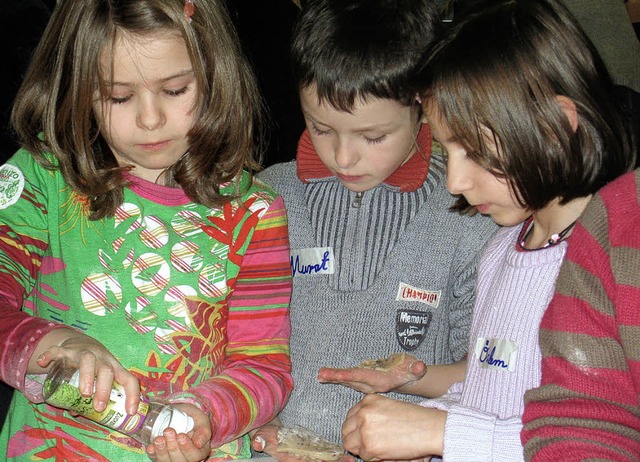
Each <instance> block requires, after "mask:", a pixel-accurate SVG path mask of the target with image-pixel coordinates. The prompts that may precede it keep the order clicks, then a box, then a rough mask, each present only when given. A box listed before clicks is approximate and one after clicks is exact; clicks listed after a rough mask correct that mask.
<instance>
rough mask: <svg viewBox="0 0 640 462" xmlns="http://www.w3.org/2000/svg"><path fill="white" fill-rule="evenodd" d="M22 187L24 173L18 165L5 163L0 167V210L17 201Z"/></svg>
mask: <svg viewBox="0 0 640 462" xmlns="http://www.w3.org/2000/svg"><path fill="white" fill-rule="evenodd" d="M23 189H24V175H23V174H22V171H21V170H20V169H19V168H18V167H14V166H13V165H9V164H5V165H3V166H2V167H0V210H1V209H6V208H7V207H9V206H11V205H13V204H15V203H16V202H18V199H19V198H20V195H21V194H22V190H23Z"/></svg>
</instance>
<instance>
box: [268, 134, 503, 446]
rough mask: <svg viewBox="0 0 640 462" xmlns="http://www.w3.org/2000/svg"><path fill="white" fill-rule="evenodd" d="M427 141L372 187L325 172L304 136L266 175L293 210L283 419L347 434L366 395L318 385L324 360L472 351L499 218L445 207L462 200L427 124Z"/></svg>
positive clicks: (451, 357)
mask: <svg viewBox="0 0 640 462" xmlns="http://www.w3.org/2000/svg"><path fill="white" fill-rule="evenodd" d="M419 145H420V152H419V153H417V154H415V155H413V156H412V157H411V158H410V160H409V161H408V162H407V163H405V164H404V165H403V166H402V167H400V168H399V169H398V170H397V171H396V172H394V173H393V174H392V175H391V177H389V178H388V179H387V180H386V181H385V182H384V183H383V184H381V185H379V186H377V187H375V188H373V189H371V190H369V191H366V192H364V194H356V193H354V192H352V191H350V190H348V189H347V188H345V187H344V186H343V185H342V184H341V183H340V182H339V181H338V180H337V179H336V178H335V177H334V176H333V175H332V174H331V173H330V172H329V170H327V168H326V167H325V166H324V164H322V162H321V161H320V159H319V158H318V156H317V154H316V153H315V151H314V149H313V145H312V144H311V142H310V139H309V135H308V133H307V132H305V133H304V134H303V135H302V137H301V139H300V143H299V148H298V153H297V162H296V161H294V162H289V163H283V164H277V165H274V166H272V167H270V168H268V169H266V170H265V171H264V172H262V173H261V174H260V175H259V177H260V178H261V179H263V180H264V181H266V182H267V183H269V184H270V185H271V186H273V187H274V189H276V190H277V191H278V192H279V193H280V194H281V195H282V197H283V198H284V201H285V206H286V208H287V214H288V218H289V237H290V240H291V265H292V271H293V293H292V301H291V324H292V336H291V352H292V374H293V377H294V383H295V387H294V392H293V394H292V396H291V398H290V400H289V402H288V404H287V406H286V407H285V409H284V410H283V412H282V413H281V418H282V420H283V422H284V423H285V424H286V425H302V426H304V427H307V428H310V429H312V430H314V431H315V432H316V433H318V434H320V435H322V436H324V437H326V438H328V439H330V440H332V441H335V442H339V441H340V440H341V427H342V423H343V421H344V419H345V417H346V413H347V411H348V410H349V408H351V407H352V406H353V405H354V404H356V403H357V401H358V400H360V399H361V398H362V395H361V394H360V393H358V392H356V391H354V390H351V389H349V388H347V387H343V386H339V385H328V384H320V383H318V381H317V375H318V370H319V368H321V367H323V366H327V367H352V366H355V365H357V364H359V363H360V362H362V361H363V360H366V359H372V358H380V357H385V356H387V355H389V354H392V353H397V352H406V353H410V354H413V355H415V356H417V357H418V358H419V359H421V360H423V361H425V362H426V363H427V364H443V363H451V362H453V361H455V360H458V359H460V358H462V357H463V356H464V355H465V354H466V352H467V339H468V330H469V325H470V320H471V307H472V306H473V299H474V285H475V279H476V266H477V258H478V255H479V253H480V251H481V250H482V248H483V246H484V244H485V243H486V241H487V240H488V239H489V237H490V236H491V235H493V233H494V232H495V230H496V226H495V224H494V223H493V222H492V221H491V220H490V219H488V218H486V217H482V216H476V217H465V216H461V215H459V214H458V213H455V212H452V211H450V210H449V207H450V206H451V205H452V204H453V202H454V198H453V197H452V196H451V195H450V194H449V193H448V192H447V190H446V188H445V175H444V164H443V160H442V157H441V153H440V152H434V153H432V152H431V150H432V149H431V136H430V132H429V130H428V128H427V127H426V126H424V127H423V129H422V131H421V133H420V136H419ZM403 398H404V399H411V398H408V397H406V396H405V397H403ZM415 400H416V401H417V399H415Z"/></svg>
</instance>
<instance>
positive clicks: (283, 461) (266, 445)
mask: <svg viewBox="0 0 640 462" xmlns="http://www.w3.org/2000/svg"><path fill="white" fill-rule="evenodd" d="M279 429H280V427H279V426H278V425H265V426H263V427H260V428H259V429H258V430H257V431H256V432H255V433H254V434H253V437H252V440H251V447H252V448H253V450H254V451H257V452H264V453H265V454H269V455H270V456H271V457H273V458H274V459H275V460H277V461H278V462H309V459H306V458H301V457H297V456H294V455H291V454H289V453H287V452H278V430H279ZM355 461H356V459H355V458H354V457H352V456H350V455H347V454H345V455H344V456H342V458H340V460H339V461H337V462H355Z"/></svg>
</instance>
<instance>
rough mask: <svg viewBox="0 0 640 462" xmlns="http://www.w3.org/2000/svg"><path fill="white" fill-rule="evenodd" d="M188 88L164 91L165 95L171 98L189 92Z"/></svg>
mask: <svg viewBox="0 0 640 462" xmlns="http://www.w3.org/2000/svg"><path fill="white" fill-rule="evenodd" d="M187 88H188V87H182V88H180V89H178V90H163V91H164V93H165V94H167V95H169V96H180V95H183V94H185V93H186V92H187Z"/></svg>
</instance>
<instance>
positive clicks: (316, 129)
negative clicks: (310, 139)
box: [311, 124, 329, 136]
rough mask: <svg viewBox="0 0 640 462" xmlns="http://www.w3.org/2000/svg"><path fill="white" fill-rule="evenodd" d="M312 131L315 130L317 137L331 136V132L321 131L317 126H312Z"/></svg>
mask: <svg viewBox="0 0 640 462" xmlns="http://www.w3.org/2000/svg"><path fill="white" fill-rule="evenodd" d="M311 129H312V130H313V132H314V133H315V134H316V135H319V136H322V135H327V134H329V130H320V129H319V128H318V127H316V126H315V125H313V124H312V125H311Z"/></svg>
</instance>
